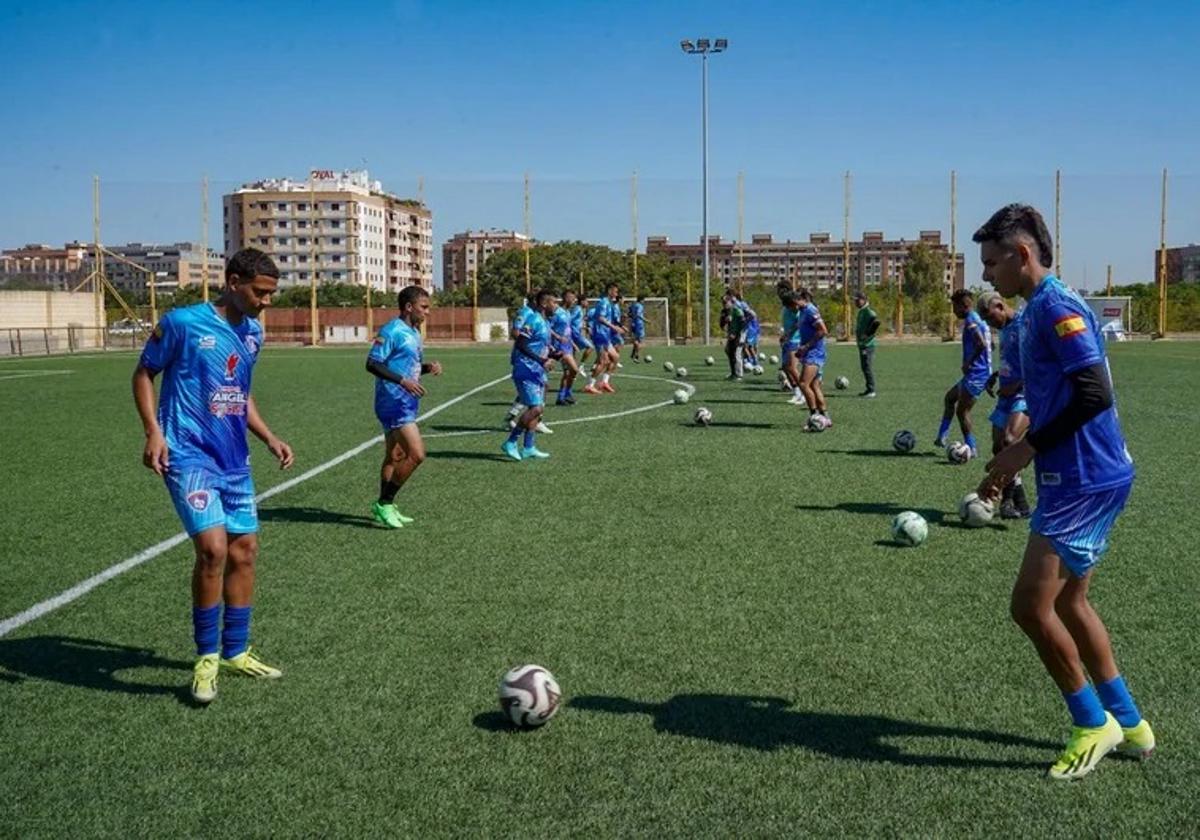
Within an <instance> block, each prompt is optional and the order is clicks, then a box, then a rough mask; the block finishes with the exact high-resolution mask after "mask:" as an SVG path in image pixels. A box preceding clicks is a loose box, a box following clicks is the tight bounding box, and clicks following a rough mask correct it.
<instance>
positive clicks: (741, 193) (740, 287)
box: [737, 172, 746, 295]
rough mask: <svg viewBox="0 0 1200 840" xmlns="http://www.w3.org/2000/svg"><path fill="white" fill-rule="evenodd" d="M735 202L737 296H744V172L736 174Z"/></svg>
mask: <svg viewBox="0 0 1200 840" xmlns="http://www.w3.org/2000/svg"><path fill="white" fill-rule="evenodd" d="M737 201H738V241H737V250H738V282H737V290H738V294H742V295H744V294H746V288H745V284H746V279H745V278H746V255H745V250H746V249H745V244H746V234H745V229H744V223H745V218H746V173H744V172H739V173H738V196H737Z"/></svg>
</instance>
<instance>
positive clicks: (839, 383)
mask: <svg viewBox="0 0 1200 840" xmlns="http://www.w3.org/2000/svg"><path fill="white" fill-rule="evenodd" d="M833 387H834V388H837V389H838V390H839V391H845V390H846V389H847V388H849V387H850V380H849V379H847V378H846V377H844V376H839V377H838V378H837V379H835V380H833Z"/></svg>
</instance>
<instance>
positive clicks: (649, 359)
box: [646, 353, 654, 364]
mask: <svg viewBox="0 0 1200 840" xmlns="http://www.w3.org/2000/svg"><path fill="white" fill-rule="evenodd" d="M653 361H654V357H653V356H651V355H650V354H649V353H647V354H646V364H650V363H651V362H653Z"/></svg>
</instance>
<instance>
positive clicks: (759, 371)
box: [751, 365, 763, 376]
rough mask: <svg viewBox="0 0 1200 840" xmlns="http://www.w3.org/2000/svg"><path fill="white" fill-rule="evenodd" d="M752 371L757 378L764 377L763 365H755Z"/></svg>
mask: <svg viewBox="0 0 1200 840" xmlns="http://www.w3.org/2000/svg"><path fill="white" fill-rule="evenodd" d="M751 370H753V371H754V375H755V376H762V375H763V366H762V365H755V366H754V367H752V368H751Z"/></svg>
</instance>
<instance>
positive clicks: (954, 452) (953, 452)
mask: <svg viewBox="0 0 1200 840" xmlns="http://www.w3.org/2000/svg"><path fill="white" fill-rule="evenodd" d="M946 459H947V460H949V461H950V463H951V464H965V463H967V461H970V460H971V447H969V446H967V445H966V444H965V443H963V442H962V441H960V440H956V441H954V442H953V443H951V444H950V445H949V446H947V447H946Z"/></svg>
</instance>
